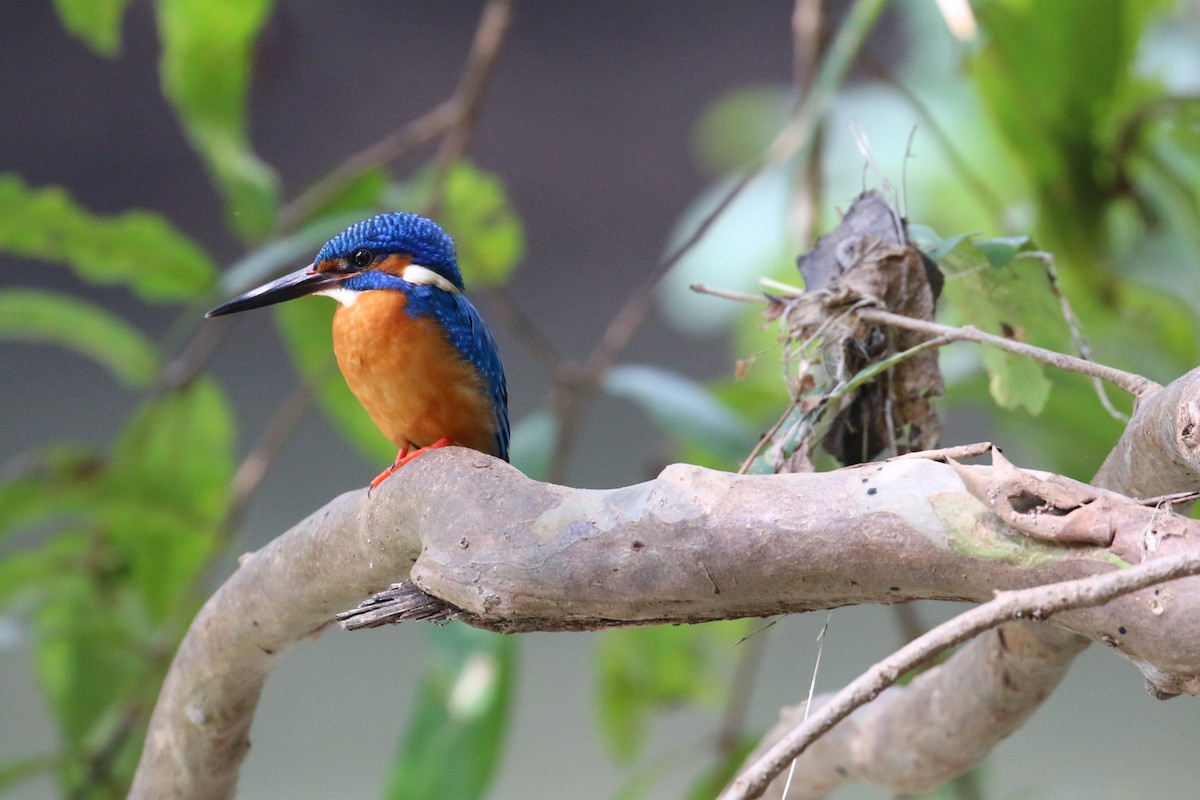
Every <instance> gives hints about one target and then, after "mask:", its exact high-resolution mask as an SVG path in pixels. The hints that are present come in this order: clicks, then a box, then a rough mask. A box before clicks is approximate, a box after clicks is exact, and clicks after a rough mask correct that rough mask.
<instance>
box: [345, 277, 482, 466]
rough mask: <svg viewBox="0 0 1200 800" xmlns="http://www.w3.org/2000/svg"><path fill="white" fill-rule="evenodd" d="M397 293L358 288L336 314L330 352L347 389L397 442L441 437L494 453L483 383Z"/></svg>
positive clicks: (423, 442)
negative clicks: (413, 314) (408, 310)
mask: <svg viewBox="0 0 1200 800" xmlns="http://www.w3.org/2000/svg"><path fill="white" fill-rule="evenodd" d="M406 303H407V298H406V297H405V296H404V294H403V293H402V292H399V291H393V290H375V291H368V292H363V293H362V294H360V295H359V296H358V299H357V300H355V301H354V303H352V304H351V305H348V306H340V307H339V308H338V310H337V313H336V314H334V317H333V352H334V354H335V355H336V356H337V362H338V367H340V368H341V370H342V375H344V376H345V378H346V383H347V384H348V385H349V386H350V390H351V391H352V392H354V395H355V396H356V397H357V398H358V401H359V402H360V403H362V404H363V408H365V409H366V410H367V414H369V415H370V417H371V419H372V420H373V421H374V422H375V424H376V425H378V426H379V429H380V430H381V431H383V435H384V436H386V437H387V438H388V439H390V440H391V441H392V442H393V443H394V444H395V445H396V446H397V447H399V448H409V449H411V448H412V447H414V446H415V447H425V446H427V445H430V444H433V443H434V442H435V441H437V440H438V439H440V438H442V437H443V436H445V437H448V438H449V439H450V440H451V441H453V442H454V443H455V444H460V445H462V446H463V447H470V448H473V449H475V450H481V451H483V452H485V453H492V454H494V451H495V449H496V444H495V434H496V423H495V419H494V414H493V412H492V408H491V401H490V399H489V395H488V391H487V387H486V385H485V383H484V381H483V379H482V378H480V376H479V375H478V373H477V372H476V370H475V369H474V367H472V366H471V364H470V362H468V361H467V360H466V359H464V358H463V357H462V356H461V355H460V354H459V353H458V351H457V350H455V349H454V346H453V345H451V344H450V342H449V341H447V340H446V338H445V336H443V335H442V333H441V332H440V331H439V330H438V327H437V326H436V325H435V324H434V323H433V321H432V320H430V319H428V318H425V317H422V318H418V319H412V318H411V317H409V316H408V314H407V313H406V312H405V310H404V307H405V305H406Z"/></svg>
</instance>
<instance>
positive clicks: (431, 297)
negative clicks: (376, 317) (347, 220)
mask: <svg viewBox="0 0 1200 800" xmlns="http://www.w3.org/2000/svg"><path fill="white" fill-rule="evenodd" d="M408 294H409V302H408V306H407V311H408V313H409V314H411V315H413V316H420V315H429V316H432V317H434V318H435V319H436V320H437V321H438V322H439V323H440V324H441V326H442V327H443V328H444V329H445V331H446V335H447V336H448V337H449V338H450V343H451V344H453V345H454V348H455V349H456V350H458V352H459V353H461V354H462V356H463V358H465V359H467V360H468V361H470V362H471V364H473V365H474V366H475V368H476V369H477V370H479V374H480V375H482V376H483V379H484V381H486V383H487V386H488V392H489V393H490V394H491V400H492V413H493V414H494V415H495V417H494V422H495V427H496V448H495V451H494V455H495V456H496V457H497V458H502V459H504V460H505V461H508V440H509V427H508V385H507V383H506V381H505V379H504V364H503V363H502V362H501V361H500V351H499V350H498V349H497V348H496V340H495V339H493V338H492V332H491V331H489V330H488V327H487V325H486V324H485V323H484V321H483V317H481V316H479V312H478V311H476V310H475V306H473V305H471V301H470V300H468V299H467V298H466V297H463V296H462V295H461V294H457V293H452V292H447V291H444V290H442V289H439V288H436V287H433V286H420V285H418V286H413V287H412V288H411V289H410V290H409V292H408Z"/></svg>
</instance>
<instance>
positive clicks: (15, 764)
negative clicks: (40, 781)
mask: <svg viewBox="0 0 1200 800" xmlns="http://www.w3.org/2000/svg"><path fill="white" fill-rule="evenodd" d="M58 762H59V757H58V756H57V755H53V754H50V755H44V756H30V757H29V758H22V759H19V760H17V761H10V762H8V763H7V764H4V765H2V766H0V792H6V791H8V790H9V789H12V788H13V787H14V786H16V785H17V784H19V783H22V782H23V781H27V780H30V779H31V778H36V777H37V776H39V775H41V774H42V773H44V772H50V771H51V770H53V769H54V768H55V767H56V766H58Z"/></svg>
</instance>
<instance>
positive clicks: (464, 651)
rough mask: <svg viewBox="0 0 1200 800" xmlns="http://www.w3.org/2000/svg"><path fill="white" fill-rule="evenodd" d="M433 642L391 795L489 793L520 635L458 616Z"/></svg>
mask: <svg viewBox="0 0 1200 800" xmlns="http://www.w3.org/2000/svg"><path fill="white" fill-rule="evenodd" d="M430 645H431V651H430V663H429V666H428V668H427V671H426V674H425V678H424V680H423V681H422V684H421V687H420V689H419V691H418V694H417V697H418V701H417V708H416V709H415V711H414V712H413V716H412V721H411V722H410V724H409V728H408V734H407V736H406V737H405V740H404V743H403V745H402V747H401V750H400V753H399V758H398V759H397V761H396V764H395V765H394V767H393V768H392V773H391V777H390V778H389V779H388V789H387V793H386V796H387V797H388V798H389V800H425V798H430V797H437V798H441V799H442V800H472V799H473V798H479V797H483V796H484V794H485V792H486V790H487V787H488V784H489V783H490V782H491V779H492V775H493V774H494V772H495V770H496V765H497V763H498V762H499V759H500V752H501V747H502V745H503V740H504V728H505V724H506V722H507V720H508V717H509V702H510V699H511V695H512V688H513V670H514V665H515V662H516V646H517V639H516V637H514V636H502V635H500V634H496V633H491V632H489V631H481V630H478V629H476V628H471V627H468V626H466V625H462V624H460V623H451V624H449V625H447V626H446V627H444V628H433V629H431V630H430Z"/></svg>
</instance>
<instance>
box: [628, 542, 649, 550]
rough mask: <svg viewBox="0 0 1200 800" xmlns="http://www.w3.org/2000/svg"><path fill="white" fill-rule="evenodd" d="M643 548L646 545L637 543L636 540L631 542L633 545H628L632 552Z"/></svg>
mask: <svg viewBox="0 0 1200 800" xmlns="http://www.w3.org/2000/svg"><path fill="white" fill-rule="evenodd" d="M645 546H646V545H644V544H642V543H641V542H639V541H637V540H636V539H635V540H634V541H633V544H631V545H630V547H632V548H633V549H634V550H641V549H642V548H643V547H645Z"/></svg>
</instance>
